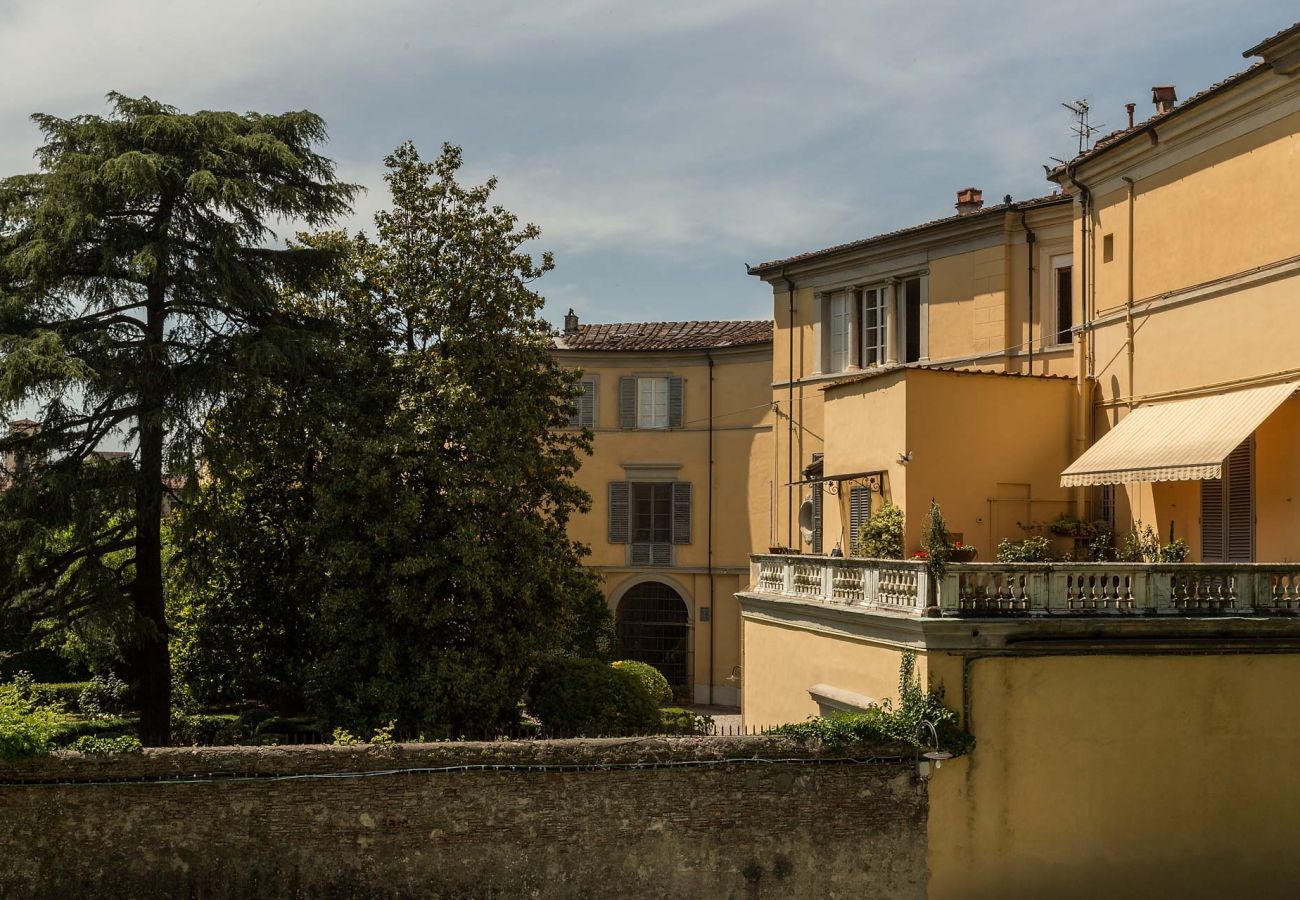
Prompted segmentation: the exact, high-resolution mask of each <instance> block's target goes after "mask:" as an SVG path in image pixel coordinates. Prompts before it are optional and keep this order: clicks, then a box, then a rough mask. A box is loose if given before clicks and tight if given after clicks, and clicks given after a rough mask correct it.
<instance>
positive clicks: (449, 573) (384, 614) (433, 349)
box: [178, 144, 607, 737]
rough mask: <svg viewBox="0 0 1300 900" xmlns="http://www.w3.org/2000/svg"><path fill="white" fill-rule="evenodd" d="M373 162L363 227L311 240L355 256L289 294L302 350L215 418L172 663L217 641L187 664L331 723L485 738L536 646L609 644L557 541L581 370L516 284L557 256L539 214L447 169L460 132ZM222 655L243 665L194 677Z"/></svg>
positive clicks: (580, 448)
mask: <svg viewBox="0 0 1300 900" xmlns="http://www.w3.org/2000/svg"><path fill="white" fill-rule="evenodd" d="M386 165H387V167H388V173H387V175H386V180H387V183H388V186H389V190H390V192H391V198H392V207H391V208H390V209H388V210H385V211H383V212H381V213H379V214H378V215H377V216H376V218H375V223H376V236H375V238H374V239H373V240H372V239H370V238H369V237H367V236H365V235H358V236H355V237H348V236H347V235H343V234H338V233H323V234H316V235H312V236H308V237H304V238H303V239H302V240H303V243H304V245H305V246H308V247H314V248H318V249H323V248H326V247H329V248H333V249H335V250H340V249H342V250H345V251H346V254H347V259H348V266H347V269H346V273H345V274H344V275H343V276H341V277H339V278H338V279H336V280H335V281H333V282H331V283H330V284H329V285H328V288H327V289H326V290H324V291H320V292H317V293H314V294H306V295H299V296H297V297H296V298H295V303H297V304H299V305H302V306H303V307H305V308H306V309H307V310H308V311H309V312H310V314H311V315H312V316H314V317H317V318H320V319H322V320H326V321H328V322H329V323H330V327H329V328H328V329H327V332H328V334H329V335H330V337H329V338H328V340H327V342H326V344H325V345H324V346H321V347H317V348H316V349H315V351H314V352H315V353H316V354H317V365H316V366H315V367H313V369H312V371H311V372H309V373H306V375H305V376H304V377H301V378H300V379H299V380H298V381H296V382H295V383H293V384H292V385H290V386H268V385H266V384H264V383H254V382H250V383H249V384H248V386H247V387H248V389H247V390H246V391H239V392H236V394H234V395H233V399H232V402H230V403H229V404H227V405H226V406H225V407H224V408H222V409H221V410H219V411H217V412H216V413H215V415H214V416H213V417H211V418H210V420H209V424H210V429H211V430H210V433H209V440H208V444H207V446H208V449H207V451H206V452H205V459H206V461H207V463H208V475H209V477H208V479H207V480H206V481H205V484H204V485H203V487H202V489H201V490H200V493H199V497H198V498H197V500H196V502H195V503H194V504H192V505H191V506H190V507H189V508H188V509H187V510H186V511H185V514H184V516H183V517H182V519H181V524H180V525H179V526H178V527H179V529H180V530H179V531H178V547H179V548H180V558H179V559H180V566H181V567H182V569H183V570H185V571H188V572H189V574H188V575H187V576H186V581H187V583H189V584H191V585H194V586H195V593H192V595H191V602H189V604H188V609H187V610H186V611H184V612H183V613H181V615H182V616H183V617H184V619H185V621H186V622H188V623H190V624H192V625H194V626H195V627H194V629H193V630H191V631H190V632H188V633H189V634H190V635H192V645H191V646H192V647H193V648H194V653H190V652H187V653H185V654H183V656H184V657H185V659H187V660H189V659H194V658H195V655H194V654H199V655H202V654H207V655H208V656H209V657H210V658H209V659H208V660H207V661H206V662H204V661H200V662H199V663H198V664H197V665H196V666H195V667H194V668H193V669H192V670H189V669H187V670H186V671H192V672H194V673H196V674H198V675H199V677H197V678H196V679H195V680H196V681H197V682H200V683H199V687H200V689H201V690H211V691H213V692H215V693H218V694H221V693H227V694H228V693H237V692H239V691H262V692H265V691H270V692H272V693H274V692H277V691H281V692H282V691H286V690H301V692H302V694H303V695H304V696H305V697H306V698H307V700H308V702H309V703H310V705H311V707H312V709H313V710H315V711H316V712H317V713H319V714H320V715H321V717H322V718H323V719H324V720H325V722H326V723H327V724H328V725H329V726H331V727H333V726H339V727H343V728H346V729H347V730H349V731H352V732H354V733H358V734H364V733H370V732H371V731H373V730H374V729H376V728H378V727H382V726H385V725H387V724H388V723H389V722H395V723H396V725H397V727H398V728H399V729H401V730H402V731H404V732H406V731H409V732H423V733H425V734H426V735H428V736H430V737H433V736H438V735H454V734H466V733H474V734H478V733H483V732H485V731H490V730H491V729H493V728H497V727H501V726H504V725H506V724H508V723H509V722H511V721H512V720H513V719H514V718H515V717H516V716H517V715H518V704H519V701H520V699H521V697H522V695H523V690H524V685H525V683H526V681H527V678H528V676H529V674H530V672H531V670H532V668H533V667H534V666H535V665H537V663H538V662H539V661H540V660H541V659H543V658H544V657H545V656H546V655H548V654H550V653H553V652H555V651H557V650H562V649H569V648H571V647H573V645H574V643H575V642H577V641H579V640H585V642H586V644H587V645H588V646H587V647H586V648H584V649H586V650H588V651H589V652H592V651H598V650H599V649H601V648H600V647H599V646H598V645H599V644H600V640H599V638H598V635H599V634H600V633H601V632H602V630H603V626H604V625H605V624H606V623H605V622H604V620H603V619H602V616H607V614H606V613H604V608H603V603H602V601H601V600H600V595H599V592H598V590H597V589H596V586H595V583H594V581H593V579H592V576H590V575H589V574H588V573H587V572H585V571H584V570H583V569H582V567H581V565H580V561H581V557H582V555H583V554H584V553H585V549H584V548H582V547H581V546H580V545H578V544H576V543H574V542H573V541H571V540H569V538H568V536H567V524H568V520H569V517H570V516H571V515H572V513H573V512H574V511H576V510H580V509H585V508H586V507H587V504H588V503H589V500H588V498H587V496H586V495H585V494H584V493H583V492H582V491H581V490H580V489H579V488H578V487H577V486H576V485H575V484H574V483H573V481H572V476H573V474H574V472H575V471H576V469H577V467H578V464H579V455H580V454H581V453H582V452H584V451H586V450H587V449H588V447H589V440H590V438H589V435H585V434H583V433H582V432H575V431H570V430H566V429H565V426H566V424H567V422H568V418H569V414H570V412H571V400H572V398H573V396H574V395H575V388H574V382H575V376H574V375H573V374H572V373H570V372H568V371H566V370H564V369H563V368H561V367H559V366H558V365H557V364H556V363H555V362H554V361H553V360H552V358H551V355H550V352H549V348H550V339H551V332H550V328H549V326H548V325H547V324H546V323H545V322H544V321H543V320H542V319H541V318H540V316H539V312H540V308H541V304H542V299H541V297H540V296H538V294H537V293H536V292H535V291H534V290H533V288H532V286H531V285H532V282H533V281H535V280H536V279H537V278H539V277H540V276H541V275H543V274H544V273H545V272H547V271H548V270H550V269H551V267H552V262H551V259H550V257H549V255H543V256H542V257H541V259H540V261H539V260H535V259H534V258H533V257H532V256H531V255H530V254H529V253H527V252H526V251H525V249H524V247H525V245H526V244H528V243H530V242H532V241H534V240H535V239H536V238H537V237H538V234H539V233H538V230H537V228H536V227H535V226H532V225H520V224H519V223H518V221H517V219H516V218H515V216H514V215H512V214H511V213H509V212H508V211H506V210H505V209H503V208H502V207H500V206H498V205H494V204H492V202H491V194H492V190H493V188H494V186H495V183H494V182H493V181H489V182H487V183H486V184H483V185H480V186H475V187H464V186H462V185H461V184H460V183H459V182H458V181H457V179H456V176H457V173H458V170H459V169H460V166H461V153H460V150H459V149H458V148H456V147H451V146H446V147H444V148H443V152H442V154H441V155H440V156H439V158H438V159H437V160H436V161H434V162H426V161H424V160H422V159H421V158H420V156H419V154H418V153H417V152H416V150H415V148H414V147H413V146H412V145H410V144H406V145H403V146H402V147H400V148H399V149H398V150H397V151H396V152H395V153H393V154H392V155H391V156H389V157H388V158H387V160H386ZM178 596H179V594H178ZM285 598H288V599H290V601H291V602H290V603H287V604H286V603H284V602H283V600H284V599H285ZM259 609H266V610H267V611H268V613H269V615H267V616H261V617H259V616H258V610H259ZM236 623H242V624H236ZM185 634H186V629H182V638H183V639H184V637H185ZM584 635H585V638H581V637H580V636H584ZM237 658H238V659H244V660H246V661H248V663H249V664H247V665H246V666H245V671H244V672H242V673H239V674H238V675H236V677H235V679H234V680H232V681H230V682H228V683H224V684H212V683H209V684H206V685H204V684H202V683H201V682H202V679H203V677H206V676H202V675H201V674H199V673H201V672H209V673H211V672H214V671H217V670H219V669H221V668H222V666H221V662H222V661H223V660H226V661H232V660H234V659H237ZM183 668H184V666H183ZM223 677H224V676H223ZM250 679H251V680H252V681H256V682H258V683H257V684H252V683H248V682H249V680H250ZM277 679H279V680H280V681H281V682H282V683H281V684H280V685H279V686H278V687H277V686H276V684H275V682H276V680H277ZM241 681H242V682H243V683H240V682H241Z"/></svg>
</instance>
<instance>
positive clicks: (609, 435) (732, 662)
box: [553, 312, 772, 706]
mask: <svg viewBox="0 0 1300 900" xmlns="http://www.w3.org/2000/svg"><path fill="white" fill-rule="evenodd" d="M553 352H554V354H555V357H556V358H557V359H558V360H559V361H560V362H561V363H563V364H564V365H566V366H570V367H572V368H575V369H578V370H580V371H581V373H582V374H581V379H582V386H583V390H584V393H583V396H582V397H581V398H579V400H578V404H577V409H576V414H575V416H574V418H573V421H572V426H573V427H575V428H576V427H584V428H590V429H591V430H592V432H593V433H594V436H595V442H594V447H593V452H592V455H591V457H590V458H588V459H587V460H585V461H584V462H583V465H582V468H581V469H580V470H579V472H578V476H577V480H578V483H579V484H580V485H581V486H582V487H584V488H585V489H586V490H587V491H588V493H590V494H591V497H592V508H591V511H590V512H589V513H588V514H586V515H580V516H577V517H575V519H574V521H573V523H572V525H571V526H570V534H571V536H572V537H573V538H574V539H575V540H579V541H582V542H583V543H585V544H587V545H588V546H589V547H591V551H592V552H591V556H590V557H588V559H587V564H588V565H589V566H590V567H592V568H593V569H595V570H596V571H597V572H598V573H599V574H600V576H601V579H602V581H603V583H604V589H605V596H606V598H607V599H608V601H609V605H610V609H611V611H612V612H613V614H614V621H615V629H616V632H617V635H618V645H619V646H618V649H617V652H618V655H619V656H620V657H622V658H630V659H640V660H643V661H645V662H649V663H651V664H653V665H655V666H656V667H658V668H659V669H660V670H661V671H663V673H664V674H665V675H666V676H667V677H668V680H669V681H670V682H671V683H672V684H673V687H674V689H675V691H676V692H677V693H678V694H679V696H682V697H684V698H688V699H691V700H693V701H694V702H695V703H700V704H714V705H723V706H737V705H739V703H740V670H739V665H740V608H739V606H738V604H737V602H736V593H737V592H738V591H739V590H740V589H742V588H743V587H745V586H746V585H747V584H748V581H749V554H750V552H751V551H752V550H753V548H754V547H755V546H766V540H767V538H766V535H767V533H768V531H769V530H770V523H769V522H768V514H767V504H766V503H755V502H753V498H754V497H756V496H765V495H766V494H767V492H768V490H769V483H770V480H771V471H770V469H771V467H770V464H769V462H768V460H770V458H771V424H770V412H769V409H768V401H769V398H770V396H771V389H770V387H769V386H768V382H769V379H770V375H771V371H772V326H771V323H770V322H763V321H759V322H749V321H721V322H651V323H619V324H612V325H609V324H603V325H602V324H595V325H590V324H581V323H579V322H578V319H577V316H575V315H573V313H572V312H570V314H569V316H568V317H566V320H565V328H564V331H563V333H562V334H560V335H559V336H558V337H557V338H556V339H555V349H554V351H553Z"/></svg>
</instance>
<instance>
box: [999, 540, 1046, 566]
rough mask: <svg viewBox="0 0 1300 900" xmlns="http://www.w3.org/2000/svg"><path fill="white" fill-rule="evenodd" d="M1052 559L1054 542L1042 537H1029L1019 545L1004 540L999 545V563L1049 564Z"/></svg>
mask: <svg viewBox="0 0 1300 900" xmlns="http://www.w3.org/2000/svg"><path fill="white" fill-rule="evenodd" d="M1051 558H1052V542H1051V541H1049V540H1048V539H1047V538H1045V537H1043V536H1042V535H1034V536H1033V537H1027V538H1025V539H1024V540H1023V541H1021V542H1019V543H1015V542H1014V541H1008V540H1006V539H1005V538H1003V540H1002V542H1001V543H1000V544H998V562H1012V563H1016V562H1048V561H1049V560H1051Z"/></svg>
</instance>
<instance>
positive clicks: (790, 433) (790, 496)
mask: <svg viewBox="0 0 1300 900" xmlns="http://www.w3.org/2000/svg"><path fill="white" fill-rule="evenodd" d="M781 277H782V278H784V279H785V289H786V291H787V292H788V294H787V296H788V297H789V300H790V306H789V318H788V319H787V320H786V322H787V324H788V326H789V328H788V329H787V331H788V332H789V335H790V337H789V351H788V352H789V355H790V359H789V363H790V377H789V392H788V397H789V399H788V400H787V401H786V404H787V405H786V410H785V419H786V426H787V427H786V436H787V440H786V452H785V465H786V473H785V474H786V478H785V483H786V488H785V545H786V547H788V548H790V549H795V547H794V525H793V522H794V287H795V285H794V280H793V279H792V278H789V277H787V276H786V274H785V266H782V267H781Z"/></svg>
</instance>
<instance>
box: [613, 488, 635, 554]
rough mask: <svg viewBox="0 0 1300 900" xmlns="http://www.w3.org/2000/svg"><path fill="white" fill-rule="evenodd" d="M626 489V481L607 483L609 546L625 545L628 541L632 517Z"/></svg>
mask: <svg viewBox="0 0 1300 900" xmlns="http://www.w3.org/2000/svg"><path fill="white" fill-rule="evenodd" d="M628 487H629V486H628V483H627V482H626V481H611V482H610V483H609V542H610V543H611V544H626V543H627V541H628V530H629V525H630V522H631V517H632V513H631V504H630V502H629V499H628V493H629V491H628Z"/></svg>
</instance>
